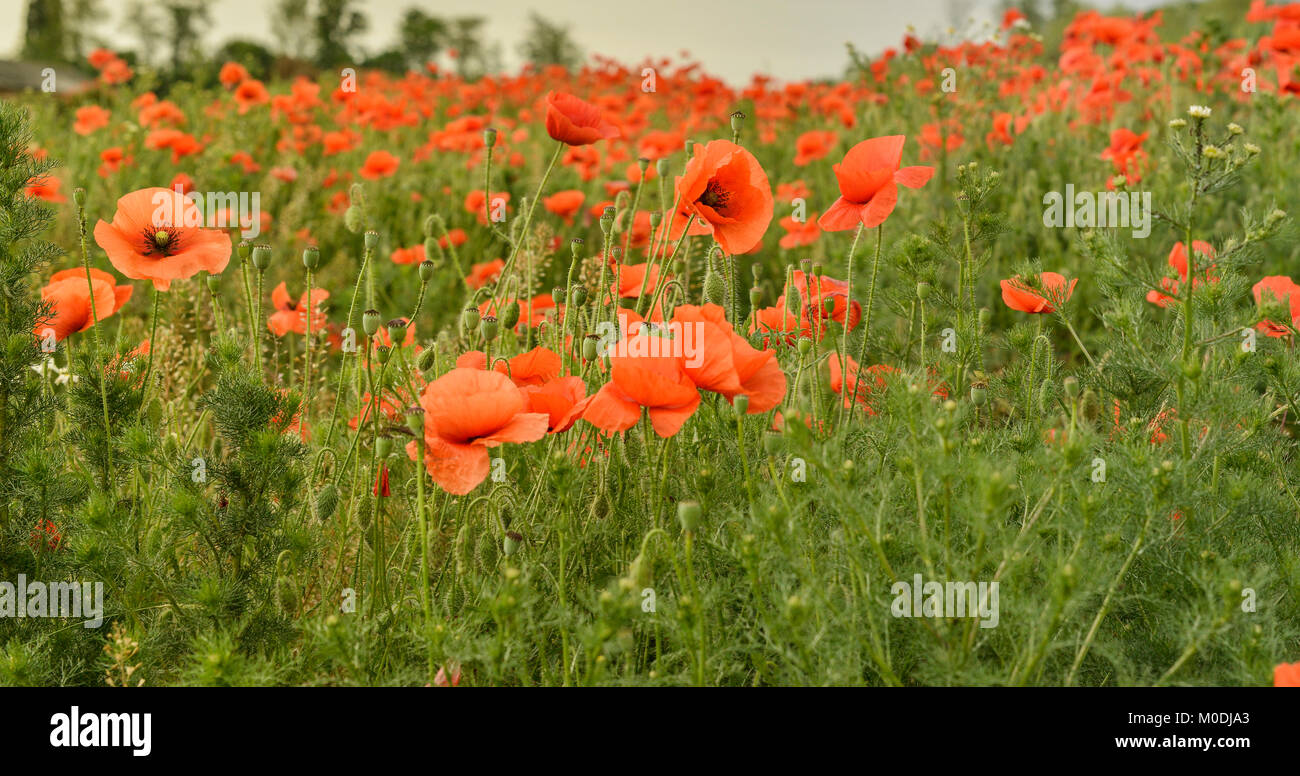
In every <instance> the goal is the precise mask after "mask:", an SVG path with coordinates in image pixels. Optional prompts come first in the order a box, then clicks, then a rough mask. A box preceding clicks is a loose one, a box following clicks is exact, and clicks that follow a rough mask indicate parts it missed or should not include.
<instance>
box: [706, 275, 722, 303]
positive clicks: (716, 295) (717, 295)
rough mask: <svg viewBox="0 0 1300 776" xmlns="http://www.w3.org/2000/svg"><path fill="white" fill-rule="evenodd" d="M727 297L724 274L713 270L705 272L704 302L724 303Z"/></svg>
mask: <svg viewBox="0 0 1300 776" xmlns="http://www.w3.org/2000/svg"><path fill="white" fill-rule="evenodd" d="M726 298H727V287H726V284H725V283H723V281H722V275H720V274H718V273H717V272H714V271H713V268H712V267H709V271H708V272H706V273H704V303H705V304H718V305H720V304H723V303H724V302H725V301H726Z"/></svg>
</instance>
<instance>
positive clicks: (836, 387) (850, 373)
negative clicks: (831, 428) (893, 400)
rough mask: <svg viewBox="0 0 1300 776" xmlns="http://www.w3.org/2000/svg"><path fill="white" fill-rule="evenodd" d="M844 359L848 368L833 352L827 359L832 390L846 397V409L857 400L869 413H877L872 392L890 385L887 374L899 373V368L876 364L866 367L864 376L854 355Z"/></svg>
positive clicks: (846, 356)
mask: <svg viewBox="0 0 1300 776" xmlns="http://www.w3.org/2000/svg"><path fill="white" fill-rule="evenodd" d="M844 361H845V364H846V365H847V368H842V367H841V365H840V359H839V357H838V356H836V355H835V354H833V353H832V354H831V356H830V358H828V359H827V360H826V364H827V366H828V367H829V368H830V385H831V390H832V391H834V392H835V393H838V394H840V395H841V396H842V397H843V398H844V407H845V408H846V409H847V408H848V407H850V406H852V403H853V402H855V401H856V402H857V403H858V404H861V405H862V406H863V407H864V408H865V409H866V411H867V414H868V415H875V414H876V411H875V409H873V408H872V406H871V394H872V393H873V392H877V391H883V390H884V389H885V387H886V386H887V385H888V383H886V382H885V376H886V375H891V374H898V369H895V368H894V367H892V366H889V365H888V364H875V365H873V366H869V367H867V368H866V370H865V371H866V373H867V375H866V377H865V378H864V376H863V374H862V372H863V370H862V369H861V368H860V367H859V366H858V362H857V361H855V360H854V359H853V357H852V356H849V355H845V356H844Z"/></svg>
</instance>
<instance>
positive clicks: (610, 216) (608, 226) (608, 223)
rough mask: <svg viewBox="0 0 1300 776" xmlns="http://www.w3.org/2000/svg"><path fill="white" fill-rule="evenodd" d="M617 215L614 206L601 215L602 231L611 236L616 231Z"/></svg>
mask: <svg viewBox="0 0 1300 776" xmlns="http://www.w3.org/2000/svg"><path fill="white" fill-rule="evenodd" d="M615 215H617V211H615V210H614V208H613V206H609V207H606V208H605V210H604V212H602V213H601V214H600V231H602V232H604V233H605V234H609V233H610V232H612V231H613V230H614V216H615Z"/></svg>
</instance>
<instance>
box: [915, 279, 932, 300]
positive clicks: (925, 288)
mask: <svg viewBox="0 0 1300 776" xmlns="http://www.w3.org/2000/svg"><path fill="white" fill-rule="evenodd" d="M916 298H917V299H920V300H921V301H925V300H926V299H929V298H930V284H929V283H926V282H924V281H923V282H920V283H917V284H916Z"/></svg>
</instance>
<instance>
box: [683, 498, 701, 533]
mask: <svg viewBox="0 0 1300 776" xmlns="http://www.w3.org/2000/svg"><path fill="white" fill-rule="evenodd" d="M701 512H702V510H701V509H700V502H698V501H682V502H680V503H678V504H677V520H678V522H680V523H681V524H682V530H683V531H685V532H687V533H695V531H696V529H698V528H699V527H700V514H701Z"/></svg>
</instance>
